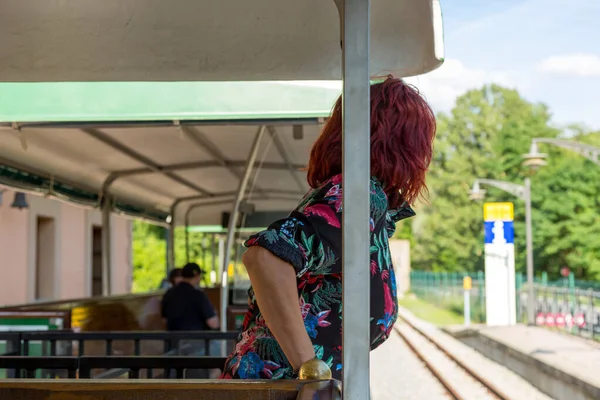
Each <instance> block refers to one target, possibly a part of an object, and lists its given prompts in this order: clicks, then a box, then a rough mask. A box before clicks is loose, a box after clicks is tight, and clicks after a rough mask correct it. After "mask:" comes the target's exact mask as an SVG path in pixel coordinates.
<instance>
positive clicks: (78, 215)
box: [0, 191, 132, 306]
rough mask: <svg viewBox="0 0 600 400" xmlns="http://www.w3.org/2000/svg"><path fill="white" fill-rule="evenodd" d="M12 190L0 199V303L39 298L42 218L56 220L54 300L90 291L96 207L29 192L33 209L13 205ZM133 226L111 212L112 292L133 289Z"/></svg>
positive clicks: (98, 214) (98, 216) (78, 295)
mask: <svg viewBox="0 0 600 400" xmlns="http://www.w3.org/2000/svg"><path fill="white" fill-rule="evenodd" d="M13 196H14V192H11V191H6V192H4V194H3V196H2V197H3V201H2V204H0V276H1V279H0V306H3V305H11V304H24V303H30V302H33V301H34V300H35V293H36V291H35V288H36V251H37V221H38V217H39V216H42V217H46V218H53V219H54V226H55V232H54V235H55V238H54V239H55V240H54V245H55V248H54V266H55V273H54V279H53V282H51V284H52V285H54V291H53V292H54V293H55V296H54V297H55V298H54V299H44V300H58V299H72V298H81V297H88V296H90V295H91V293H92V285H91V277H92V227H93V226H101V215H100V212H99V211H97V210H91V209H84V208H81V207H78V206H73V205H69V204H66V203H62V202H59V201H56V200H52V199H46V198H44V197H40V196H31V195H27V200H28V202H29V208H27V209H23V210H17V209H14V208H11V207H10V205H11V203H12V201H13ZM131 229H132V222H131V221H130V220H128V219H125V218H121V217H117V216H112V219H111V233H112V247H111V255H112V292H113V293H115V294H117V293H119V294H122V293H128V292H129V291H130V290H131V277H132V263H131V240H132V235H131Z"/></svg>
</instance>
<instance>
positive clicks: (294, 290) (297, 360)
mask: <svg viewBox="0 0 600 400" xmlns="http://www.w3.org/2000/svg"><path fill="white" fill-rule="evenodd" d="M242 262H243V263H244V265H245V266H246V270H247V271H248V276H249V277H250V281H251V283H252V288H253V289H254V294H255V296H256V301H257V302H258V307H259V308H260V311H261V313H262V315H263V317H264V318H265V321H266V323H267V326H268V327H269V329H270V330H271V332H272V333H273V335H274V336H275V339H276V340H277V342H278V343H279V345H280V346H281V349H282V350H283V352H284V353H285V355H286V357H287V359H288V361H289V362H290V364H291V365H292V367H293V368H294V370H295V371H297V370H298V369H300V367H301V366H302V364H304V363H305V362H306V361H308V360H311V359H313V358H314V357H315V351H314V348H313V345H312V342H311V340H310V337H309V336H308V334H307V333H306V328H305V327H304V320H303V319H302V314H301V313H300V305H299V299H298V287H297V282H296V273H295V271H294V268H293V267H292V266H291V265H290V264H288V263H286V262H285V261H283V260H281V259H280V258H279V257H276V256H274V255H273V254H272V253H271V252H269V251H268V250H266V249H264V248H262V247H259V246H254V247H250V248H249V249H248V250H247V251H246V252H245V253H244V255H243V256H242Z"/></svg>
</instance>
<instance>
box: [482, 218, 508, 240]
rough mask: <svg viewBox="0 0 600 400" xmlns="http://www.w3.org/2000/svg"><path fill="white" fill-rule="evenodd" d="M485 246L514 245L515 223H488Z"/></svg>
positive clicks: (485, 223)
mask: <svg viewBox="0 0 600 400" xmlns="http://www.w3.org/2000/svg"><path fill="white" fill-rule="evenodd" d="M484 228H485V244H492V243H498V244H514V243H515V224H514V222H513V221H486V222H484Z"/></svg>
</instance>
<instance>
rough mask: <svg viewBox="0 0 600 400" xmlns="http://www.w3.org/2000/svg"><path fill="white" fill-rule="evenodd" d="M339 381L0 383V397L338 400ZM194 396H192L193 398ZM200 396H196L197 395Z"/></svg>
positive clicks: (70, 381) (6, 380) (5, 380)
mask: <svg viewBox="0 0 600 400" xmlns="http://www.w3.org/2000/svg"><path fill="white" fill-rule="evenodd" d="M340 386H341V384H340V382H339V381H335V380H329V381H320V382H315V381H301V380H289V379H283V380H275V381H274V380H267V381H252V382H248V381H244V380H239V379H235V380H194V381H175V380H154V379H152V380H143V381H142V380H113V381H106V380H95V379H86V380H74V379H61V380H42V379H36V380H22V379H2V380H0V398H2V399H3V398H13V397H16V398H19V399H28V398H33V397H35V396H38V394H39V393H44V396H46V397H48V398H56V399H58V398H61V399H62V398H81V397H83V398H86V399H99V398H106V393H108V392H110V398H112V399H115V400H124V399H130V398H132V396H133V394H134V393H135V397H136V398H140V399H141V398H161V399H162V398H169V399H175V400H176V399H191V398H194V396H195V398H210V399H214V400H241V399H244V400H246V399H249V398H261V399H289V400H291V399H296V400H316V399H318V400H339V399H341V396H340ZM194 394H195V395H194ZM198 394H200V395H198Z"/></svg>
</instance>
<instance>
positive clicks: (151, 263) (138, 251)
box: [132, 221, 167, 293]
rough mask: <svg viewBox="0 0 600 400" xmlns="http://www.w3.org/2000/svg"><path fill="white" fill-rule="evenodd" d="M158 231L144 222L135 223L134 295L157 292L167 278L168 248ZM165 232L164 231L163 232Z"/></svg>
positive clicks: (133, 250)
mask: <svg viewBox="0 0 600 400" xmlns="http://www.w3.org/2000/svg"><path fill="white" fill-rule="evenodd" d="M157 231H158V230H157V229H156V227H155V226H154V225H151V224H149V223H147V222H143V221H134V222H133V244H132V253H133V254H132V261H133V285H132V291H133V292H134V293H144V292H149V291H152V290H157V289H158V287H159V285H160V282H161V281H162V279H163V278H164V277H165V273H166V266H167V247H166V242H165V240H164V233H163V234H162V239H161V238H160V235H159V234H157ZM163 232H164V230H163Z"/></svg>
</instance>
